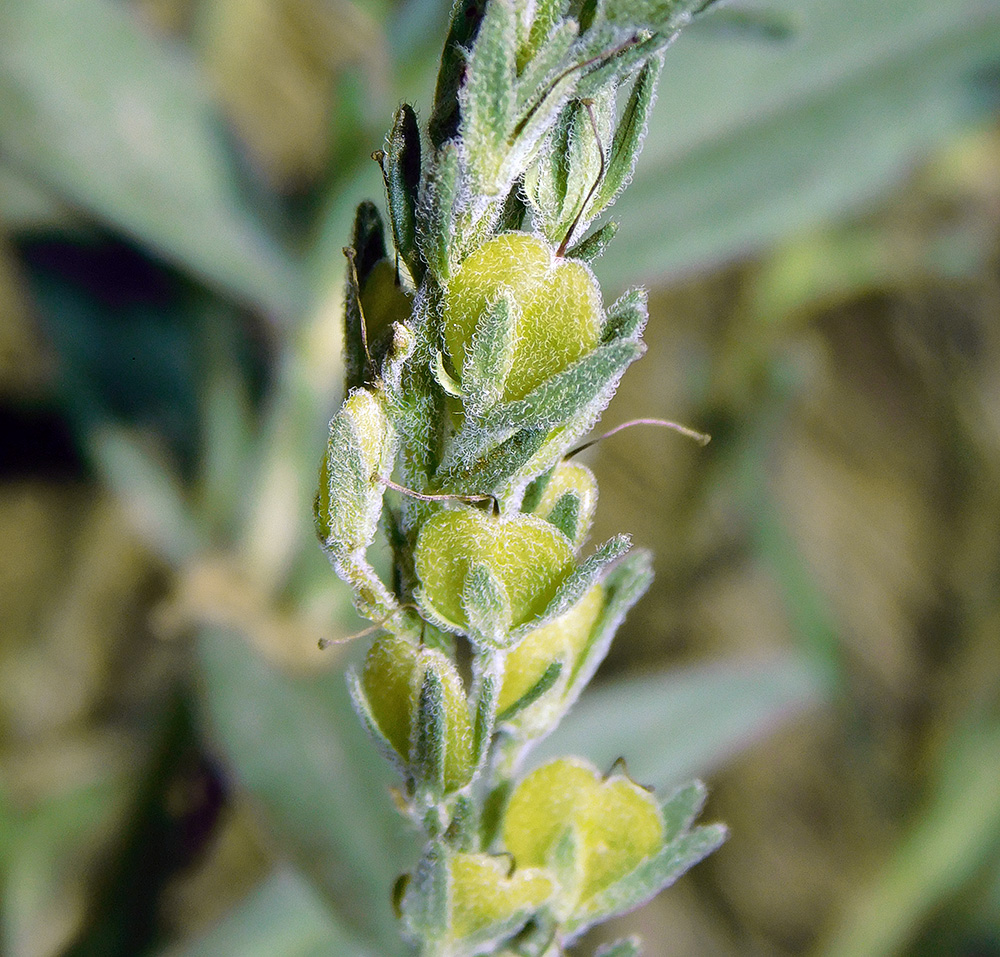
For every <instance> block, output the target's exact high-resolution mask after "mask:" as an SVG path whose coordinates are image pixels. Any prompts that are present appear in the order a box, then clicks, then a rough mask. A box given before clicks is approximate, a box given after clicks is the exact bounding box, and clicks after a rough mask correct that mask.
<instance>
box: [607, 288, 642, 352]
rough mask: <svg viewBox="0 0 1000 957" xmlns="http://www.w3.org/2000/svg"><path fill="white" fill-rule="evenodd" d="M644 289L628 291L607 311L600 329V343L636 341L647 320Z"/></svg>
mask: <svg viewBox="0 0 1000 957" xmlns="http://www.w3.org/2000/svg"><path fill="white" fill-rule="evenodd" d="M648 300H649V297H648V295H647V293H646V290H645V289H630V290H629V291H628V292H627V293H625V295H624V296H622V297H621V299H618V300H616V301H615V303H614V304H613V305H612V306H611V307H610V308H609V309H608V314H607V316H606V317H605V320H604V325H603V327H602V328H601V341H602V342H613V341H615V340H620V339H637V338H638V337H639V336H640V335H641V334H642V330H643V329H644V328H645V326H646V321H647V320H648V318H649V309H648V307H647V302H648Z"/></svg>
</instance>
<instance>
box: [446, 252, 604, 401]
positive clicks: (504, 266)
mask: <svg viewBox="0 0 1000 957" xmlns="http://www.w3.org/2000/svg"><path fill="white" fill-rule="evenodd" d="M504 291H507V292H508V293H509V295H510V298H511V300H512V302H513V305H514V308H515V310H516V312H517V328H516V345H515V347H514V356H513V362H512V364H511V369H510V372H509V373H508V375H507V379H506V382H505V383H504V386H503V392H502V397H503V398H504V399H505V400H506V401H508V402H510V401H513V400H516V399H521V398H524V396H526V395H527V394H528V393H529V392H531V391H532V389H534V388H535V387H536V386H538V385H540V384H541V383H542V382H544V381H545V380H546V379H548V378H550V377H551V376H553V375H555V374H556V373H557V372H561V371H562V370H563V369H565V368H566V367H567V366H569V365H570V364H572V363H573V362H575V361H576V360H577V359H580V358H582V357H583V356H585V355H586V354H587V353H588V352H590V351H591V350H593V349H594V348H595V346H596V345H597V343H598V340H599V339H600V334H601V318H602V307H601V293H600V289H599V287H598V285H597V281H596V280H595V279H594V276H593V274H592V273H591V271H590V270H589V269H588V268H587V266H585V265H584V264H583V263H581V262H579V261H576V260H568V259H560V258H557V257H556V256H555V255H554V254H553V251H552V249H551V247H550V246H549V245H548V244H547V243H546V242H545V241H544V240H542V239H539V238H538V237H537V236H530V235H528V234H527V233H503V234H501V235H499V236H495V237H494V238H493V239H490V240H489V241H487V242H486V243H484V244H483V245H482V246H480V247H479V248H478V249H477V250H476V251H475V252H474V253H472V255H471V256H469V257H468V258H467V259H466V260H465V261H464V262H463V263H462V265H461V267H460V268H459V270H458V271H457V272H456V274H455V275H454V277H453V278H452V280H451V282H450V283H449V284H448V288H447V290H446V294H445V299H444V313H443V316H442V330H443V333H444V341H445V346H446V348H447V350H448V355H449V356H450V357H451V361H452V363H453V365H454V367H455V370H456V371H457V372H458V373H459V375H460V376H461V371H462V367H463V364H464V362H465V357H466V352H467V349H468V347H469V344H470V341H471V339H472V337H473V335H475V333H476V329H477V326H478V324H479V321H480V318H481V317H482V316H483V315H484V314H485V313H486V312H487V310H488V308H489V307H490V306H491V305H493V304H494V303H495V302H496V301H497V300H498V299H499V298H500V296H501V294H502V292H504Z"/></svg>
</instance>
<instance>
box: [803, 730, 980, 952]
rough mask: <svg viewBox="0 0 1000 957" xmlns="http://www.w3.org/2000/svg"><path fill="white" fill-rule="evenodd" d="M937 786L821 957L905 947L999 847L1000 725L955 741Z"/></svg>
mask: <svg viewBox="0 0 1000 957" xmlns="http://www.w3.org/2000/svg"><path fill="white" fill-rule="evenodd" d="M948 757H949V758H950V760H948V761H947V762H946V765H945V767H944V768H943V769H942V772H943V773H942V774H941V775H940V781H939V782H938V789H937V793H935V794H934V795H933V797H932V799H931V802H930V804H929V806H928V807H927V809H926V810H925V812H924V814H923V816H922V817H921V818H920V819H918V820H917V821H916V822H915V824H914V826H913V828H912V830H911V831H910V833H909V835H908V836H907V837H906V838H905V839H904V840H903V842H902V843H901V844H900V846H899V847H898V848H897V850H896V853H895V855H894V856H893V857H892V858H891V860H890V861H889V862H888V864H887V865H886V866H884V867H883V868H882V869H881V870H880V871H879V872H878V873H877V874H876V875H874V877H873V880H872V882H871V883H870V884H868V885H865V886H863V887H861V888H860V889H859V892H858V893H857V895H856V896H855V898H854V902H853V905H852V906H850V907H849V908H848V910H847V913H846V914H844V915H843V916H842V918H841V922H840V927H839V929H838V930H837V932H836V933H835V934H834V936H833V938H832V939H831V940H830V941H829V943H828V944H827V946H826V947H825V948H822V949H821V950H820V951H818V952H819V953H820V954H822V955H823V957H884V955H887V954H898V953H902V951H903V948H904V947H905V946H906V944H907V943H908V942H910V941H911V940H912V938H913V937H914V936H915V935H916V933H917V931H918V930H919V928H920V926H921V924H922V923H923V922H924V921H926V920H927V919H928V917H929V916H930V915H931V914H932V913H933V912H934V910H935V909H936V908H937V907H938V906H939V905H940V904H942V903H944V902H945V901H946V900H948V899H949V898H953V897H954V896H956V895H957V894H959V893H960V892H961V889H962V886H963V884H965V883H966V882H967V881H968V880H969V879H970V878H972V877H973V876H974V875H975V874H976V872H977V871H978V870H979V869H980V868H982V867H984V866H985V865H986V864H987V863H989V861H990V860H991V858H994V856H995V854H996V852H997V848H998V847H1000V728H997V727H992V728H977V729H975V730H972V731H969V732H966V733H965V734H964V735H963V736H961V739H960V740H958V741H956V742H953V746H952V749H951V753H950V754H949V756H948Z"/></svg>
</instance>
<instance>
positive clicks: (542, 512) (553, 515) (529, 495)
mask: <svg viewBox="0 0 1000 957" xmlns="http://www.w3.org/2000/svg"><path fill="white" fill-rule="evenodd" d="M543 480H544V481H543ZM536 482H537V483H539V485H540V486H541V487H542V488H541V491H540V492H537V493H536V491H535V489H534V488H533V487H532V486H529V487H528V490H527V492H526V493H525V496H524V510H525V511H526V512H531V514H532V515H537V516H538V517H539V518H544V519H548V521H550V522H552V524H553V525H555V526H556V528H558V529H560V531H562V532H564V533H565V534H566V535H567V536H569V538H571V539H572V541H573V544H574V545H576V546H579V545H580V544H581V543H582V542H583V540H584V538H586V537H587V533H588V532H589V531H590V526H591V524H592V522H593V520H594V512H595V510H596V509H597V479H596V478H594V473H593V472H591V471H590V469H588V468H587V466H586V465H581V464H580V463H579V462H567V461H562V462H560V463H559V464H558V465H556V467H555V468H554V469H553V470H552V472H551V473H550V474H547V475H545V476H542V477H541V478H539V479H537V480H536ZM533 484H534V483H533Z"/></svg>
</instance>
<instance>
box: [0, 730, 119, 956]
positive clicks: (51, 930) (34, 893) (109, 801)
mask: <svg viewBox="0 0 1000 957" xmlns="http://www.w3.org/2000/svg"><path fill="white" fill-rule="evenodd" d="M119 757H120V754H118V753H117V749H116V748H115V747H113V746H112V747H109V748H108V749H107V755H106V757H105V760H104V761H103V762H101V763H100V764H99V765H97V762H95V765H97V766H95V767H92V768H86V767H85V766H83V764H81V767H80V768H77V773H78V777H77V779H76V780H75V781H74V783H73V784H72V785H71V786H68V787H66V788H64V789H60V790H58V791H56V792H53V793H49V794H47V795H46V796H45V797H44V798H43V799H41V800H38V801H37V802H35V803H34V804H33V806H31V807H30V808H24V809H21V808H17V807H16V806H15V805H14V802H13V800H9V801H6V802H4V803H5V805H6V806H3V807H0V827H2V828H3V829H4V832H5V833H4V837H3V839H2V841H0V852H2V858H0V865H2V868H3V869H2V871H0V890H2V894H0V952H2V953H4V954H12V955H17V954H28V953H30V954H36V953H42V952H50V953H61V952H62V950H63V948H64V947H65V946H66V944H67V943H69V940H70V938H71V937H72V936H73V934H74V933H75V932H76V931H77V929H78V922H79V921H80V919H81V917H82V912H81V911H80V910H78V909H77V908H76V907H74V906H73V905H72V903H68V900H67V899H68V898H70V899H72V895H73V894H74V893H75V892H77V891H78V886H77V885H78V883H79V882H82V880H83V875H84V874H86V868H87V866H88V863H90V861H92V859H93V857H94V855H95V854H96V853H97V852H99V851H100V849H101V848H102V846H103V845H104V844H105V843H106V841H107V839H108V835H109V834H112V833H114V832H115V829H116V828H118V827H120V825H121V819H122V817H123V816H124V815H123V812H124V810H125V806H126V805H127V801H128V797H129V791H128V783H129V782H128V779H127V775H126V774H125V773H124V771H123V763H122V762H121V761H118V760H117V759H118V758H119ZM57 759H58V757H57ZM6 770H7V769H6V768H0V788H4V785H5V781H4V780H3V779H4V776H5V775H4V772H5V771H6ZM81 771H82V773H81ZM8 827H9V828H10V830H8Z"/></svg>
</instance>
